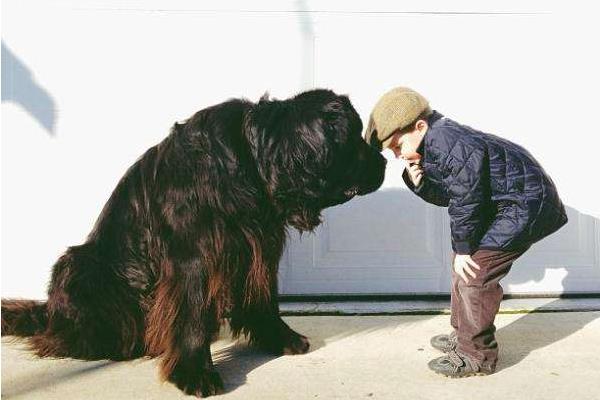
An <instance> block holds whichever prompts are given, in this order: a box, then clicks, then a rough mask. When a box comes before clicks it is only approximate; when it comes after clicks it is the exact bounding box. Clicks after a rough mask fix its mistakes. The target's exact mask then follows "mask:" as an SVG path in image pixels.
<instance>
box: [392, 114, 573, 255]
mask: <svg viewBox="0 0 600 400" xmlns="http://www.w3.org/2000/svg"><path fill="white" fill-rule="evenodd" d="M417 152H418V153H419V154H421V157H422V158H421V164H422V166H423V171H424V177H423V180H422V181H421V183H420V185H419V186H418V187H417V188H415V187H414V185H412V183H411V181H410V179H409V177H408V173H407V171H404V174H403V178H404V181H405V182H406V184H407V185H408V187H409V188H410V189H411V190H412V191H413V192H415V193H416V194H417V195H418V196H419V197H421V198H423V199H424V200H425V201H427V202H429V203H432V204H435V205H438V206H443V207H448V214H449V215H450V228H451V232H452V248H453V250H454V251H455V252H456V253H458V254H472V253H474V252H475V251H476V250H477V249H491V250H517V249H524V248H527V247H529V246H530V245H531V244H533V243H535V242H537V241H538V240H540V239H542V238H544V237H546V236H548V235H550V234H551V233H553V232H555V231H556V230H558V229H559V228H560V227H561V226H563V225H564V224H565V223H566V222H567V216H566V213H565V208H564V205H563V204H562V202H561V201H560V198H559V197H558V193H557V191H556V187H555V186H554V183H553V182H552V180H551V179H550V177H549V176H548V175H547V174H546V172H545V171H544V170H543V168H542V167H541V166H540V164H539V163H538V162H537V161H536V160H535V159H534V158H533V156H532V155H531V154H529V152H528V151H527V150H525V149H524V148H522V147H521V146H519V145H517V144H515V143H512V142H510V141H508V140H506V139H502V138H500V137H497V136H494V135H490V134H487V133H483V132H479V131H477V130H475V129H472V128H470V127H468V126H464V125H461V124H458V123H457V122H454V121H452V120H451V119H448V118H445V117H443V116H442V115H441V114H440V113H438V112H434V113H433V115H432V116H431V117H430V118H429V129H428V130H427V133H426V134H425V137H424V138H423V141H422V142H421V145H420V146H419V148H418V149H417Z"/></svg>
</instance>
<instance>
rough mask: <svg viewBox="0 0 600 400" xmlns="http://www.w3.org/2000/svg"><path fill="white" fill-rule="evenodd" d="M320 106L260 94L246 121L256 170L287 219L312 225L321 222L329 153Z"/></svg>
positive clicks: (301, 225)
mask: <svg viewBox="0 0 600 400" xmlns="http://www.w3.org/2000/svg"><path fill="white" fill-rule="evenodd" d="M321 113H322V112H321V110H320V108H319V107H315V106H314V105H312V106H307V105H306V104H299V103H298V102H296V101H293V100H286V101H277V100H272V101H268V100H261V101H260V102H259V103H258V104H257V105H256V107H255V108H254V109H253V110H252V112H251V113H250V116H249V117H248V118H247V120H246V122H245V130H246V132H247V136H248V137H249V142H250V143H251V148H252V151H253V154H254V157H255V160H256V162H257V165H258V170H259V173H260V175H261V177H262V179H263V181H264V183H265V185H266V187H267V190H268V192H269V193H270V195H271V198H272V199H273V201H274V203H275V205H276V206H277V208H278V209H279V210H280V211H281V212H282V213H284V214H286V215H285V218H286V219H287V220H288V222H289V223H290V224H292V225H293V226H295V227H296V228H298V229H302V230H311V229H313V228H314V227H316V226H317V225H318V224H319V223H320V219H319V212H320V209H319V207H318V202H319V200H320V198H321V196H322V192H323V187H324V180H323V170H324V168H326V164H327V162H328V156H329V145H328V143H327V140H326V137H325V132H324V129H326V128H325V127H324V121H323V120H322V118H321Z"/></svg>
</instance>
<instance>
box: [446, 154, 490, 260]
mask: <svg viewBox="0 0 600 400" xmlns="http://www.w3.org/2000/svg"><path fill="white" fill-rule="evenodd" d="M488 164H489V162H488V156H487V152H485V151H483V150H474V151H472V152H470V155H469V158H468V159H467V160H465V161H464V162H462V163H456V164H455V165H454V166H453V168H452V169H451V176H452V178H451V182H450V184H449V185H448V197H449V198H450V201H449V205H448V214H449V215H450V231H451V235H452V243H453V244H454V250H455V251H456V253H457V254H472V253H473V252H474V251H475V250H476V249H477V246H478V245H479V241H480V240H481V236H482V233H483V229H484V228H485V226H484V225H485V221H484V219H485V218H484V215H483V214H484V211H485V210H483V207H484V204H487V199H486V197H488V196H489V193H488V191H487V189H486V188H487V187H488V186H489V171H488Z"/></svg>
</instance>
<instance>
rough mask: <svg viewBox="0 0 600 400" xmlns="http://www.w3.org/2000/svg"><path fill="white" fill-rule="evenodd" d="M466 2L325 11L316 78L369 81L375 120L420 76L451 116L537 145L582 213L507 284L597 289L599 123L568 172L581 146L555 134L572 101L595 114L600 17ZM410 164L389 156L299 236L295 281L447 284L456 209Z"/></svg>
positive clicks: (331, 287) (565, 125) (366, 104)
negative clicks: (387, 98)
mask: <svg viewBox="0 0 600 400" xmlns="http://www.w3.org/2000/svg"><path fill="white" fill-rule="evenodd" d="M458 3H461V4H460V5H461V6H463V8H460V6H459V7H458V8H457V9H455V10H454V11H457V12H456V13H451V12H438V11H440V10H447V6H446V5H445V4H444V5H442V4H438V5H439V8H437V9H435V10H427V9H423V8H416V9H408V10H407V9H406V7H405V8H403V9H390V10H388V11H390V12H389V13H379V12H377V6H376V5H372V7H371V8H370V7H369V6H366V7H367V8H366V9H363V10H362V11H361V12H359V10H354V12H352V13H350V14H344V13H331V14H317V15H314V16H313V20H312V22H313V23H314V24H315V26H316V28H315V31H316V35H315V39H314V54H315V56H314V59H315V61H314V62H315V75H316V82H317V86H321V85H324V86H329V87H334V88H336V90H340V91H342V92H343V91H347V92H348V93H351V94H358V96H356V95H354V96H352V99H353V100H354V101H355V104H356V105H357V108H359V111H360V112H361V115H362V116H363V119H366V118H367V116H368V114H369V112H370V109H371V107H372V106H373V105H374V103H375V102H376V100H377V97H378V96H379V95H381V94H382V93H384V92H385V91H387V90H388V89H390V88H391V87H393V86H395V85H409V86H413V87H414V88H416V89H418V90H419V91H421V92H422V93H423V94H425V95H426V96H428V97H429V100H430V101H431V103H432V104H433V107H434V108H437V109H438V110H439V111H441V112H442V113H443V114H446V115H447V116H448V117H451V118H453V119H456V120H458V121H460V122H463V123H465V124H468V125H472V126H474V127H477V128H479V129H482V130H485V131H488V132H492V133H495V134H498V135H501V136H505V137H507V138H508V139H510V140H513V141H516V142H517V143H520V144H522V145H524V146H525V147H527V148H528V149H530V151H531V152H532V153H533V154H534V155H535V156H536V157H537V158H538V160H539V161H540V162H541V163H542V165H544V167H545V168H546V169H547V170H548V172H549V173H550V175H551V176H553V178H554V179H555V181H556V182H557V184H558V187H559V191H560V193H561V195H562V197H563V200H564V202H565V204H566V205H567V206H568V215H569V220H570V222H569V223H568V225H567V226H565V227H564V228H563V229H562V230H560V231H559V232H558V233H556V234H555V235H553V236H551V237H549V238H547V239H546V240H544V241H542V242H540V243H539V244H537V245H535V246H534V247H532V249H531V250H530V251H529V252H528V253H527V254H526V255H525V256H524V257H522V258H521V259H520V260H519V261H518V262H517V263H516V264H515V267H514V268H513V270H512V272H511V273H510V274H509V275H508V276H507V278H506V279H505V281H504V282H505V285H504V286H505V289H506V292H509V293H561V292H586V291H595V292H599V291H600V261H599V259H600V256H599V252H600V245H599V243H600V233H599V231H600V229H599V226H600V224H599V222H598V219H597V218H598V216H599V215H600V212H599V210H598V207H597V206H596V205H594V204H593V203H595V202H596V200H593V199H590V196H591V197H592V198H596V199H597V198H598V197H599V195H600V190H599V188H598V186H597V185H596V184H591V185H586V184H585V182H597V177H596V176H595V175H597V171H598V167H597V162H593V161H591V160H587V161H584V154H587V156H588V157H590V159H593V158H594V156H593V153H592V152H593V151H594V150H592V149H591V148H589V149H586V143H587V144H589V145H590V146H592V147H594V148H596V147H595V146H594V145H592V143H598V140H597V139H596V138H595V137H596V136H597V134H596V133H592V132H589V131H587V130H585V129H580V130H577V134H578V135H581V137H579V138H578V140H580V141H579V142H578V144H577V145H576V146H577V149H578V150H579V149H581V148H583V149H581V150H580V151H581V152H583V153H584V154H582V156H581V157H578V158H577V160H578V162H584V163H586V164H585V167H583V168H582V167H579V166H577V171H578V172H577V174H570V175H569V173H568V172H567V171H566V169H567V168H565V167H566V163H565V158H564V154H565V153H564V151H565V147H566V149H570V148H571V147H572V146H573V145H570V144H569V143H565V140H564V139H563V140H558V136H555V135H559V134H562V135H565V134H566V132H573V133H575V130H576V129H577V128H575V125H571V126H569V125H570V123H569V121H572V117H571V116H568V115H567V114H568V113H567V114H565V109H564V108H565V107H566V108H569V109H571V110H572V111H570V112H572V113H573V115H576V114H580V112H579V111H576V110H577V109H578V108H579V107H581V103H587V102H589V104H587V105H584V106H582V107H583V109H584V110H589V113H590V116H591V115H595V112H594V111H592V108H593V105H592V104H593V103H594V100H593V98H592V97H590V96H591V95H590V94H588V93H590V92H589V91H590V90H594V89H592V88H596V89H597V88H598V87H599V79H598V77H597V76H596V74H595V72H593V71H594V70H593V68H597V67H599V64H598V60H597V57H594V56H592V55H590V47H589V46H590V45H591V37H592V36H594V37H597V35H595V34H593V30H595V31H596V33H598V32H597V30H598V29H597V28H590V26H593V25H591V24H589V23H588V22H589V21H587V20H586V18H589V16H586V13H585V11H584V10H582V9H578V7H577V6H575V5H571V6H569V8H568V9H567V8H564V9H562V10H561V9H559V8H557V6H558V5H557V4H550V3H539V4H536V5H533V3H531V5H530V6H529V8H527V9H524V8H523V7H527V6H524V5H523V4H518V3H515V2H509V3H510V4H508V5H507V4H506V3H503V4H504V7H505V8H502V7H503V6H502V5H500V4H499V3H498V2H493V3H496V4H494V5H488V8H485V9H481V8H480V7H481V6H478V5H473V4H468V2H458ZM415 7H417V6H415ZM571 10H575V11H571ZM407 11H408V12H407ZM430 11H431V12H430ZM468 11H480V12H475V13H469V12H468ZM573 63H576V65H577V66H576V67H575V64H573ZM573 68H575V69H573ZM592 93H593V92H592ZM568 98H569V99H578V98H579V99H580V100H581V101H580V102H578V101H575V102H574V101H573V100H567V99H568ZM583 99H586V100H585V101H584V100H583ZM575 103H577V104H578V105H577V106H575ZM585 112H586V111H584V114H585ZM553 137H555V138H556V140H555V139H553ZM561 146H563V147H561ZM585 168H589V169H590V170H589V171H587V172H586V171H585ZM401 169H402V166H401V165H399V164H397V163H390V164H388V170H387V177H386V182H385V184H384V187H383V188H382V189H381V190H379V191H378V192H376V193H375V194H373V195H370V196H367V197H365V198H360V199H355V200H353V201H351V202H350V203H348V204H345V205H342V206H339V207H335V208H333V209H330V210H327V211H326V212H325V213H324V216H325V222H324V224H323V226H321V227H320V228H319V229H317V231H316V232H315V234H314V235H307V236H305V237H303V238H302V239H300V238H298V237H297V236H295V237H294V240H293V242H292V243H291V244H290V246H289V249H288V252H287V255H286V258H285V260H284V261H283V262H282V268H281V271H282V276H281V291H282V292H283V293H284V294H330V293H363V294H364V293H415V292H416V293H447V292H449V289H450V286H449V283H450V261H449V257H450V252H451V248H450V242H449V236H450V233H449V220H448V217H447V213H446V210H445V209H442V208H436V207H435V206H430V205H427V204H425V203H424V202H422V201H421V200H420V199H419V198H417V197H416V196H415V195H413V194H412V193H411V192H409V191H408V190H407V189H406V187H405V186H404V184H403V182H402V179H401V177H400V173H401ZM591 171H596V172H591ZM582 174H583V175H582ZM584 176H587V177H589V179H590V180H589V181H587V180H586V178H584ZM588 213H589V214H588Z"/></svg>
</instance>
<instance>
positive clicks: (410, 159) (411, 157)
mask: <svg viewBox="0 0 600 400" xmlns="http://www.w3.org/2000/svg"><path fill="white" fill-rule="evenodd" d="M400 157H401V158H402V159H403V160H404V161H406V162H407V163H408V166H407V167H406V169H407V171H408V176H409V177H410V181H411V182H412V183H413V185H415V187H417V186H419V184H420V183H421V180H422V179H423V168H422V167H421V165H420V163H421V156H420V155H419V154H418V153H411V154H408V155H404V154H403V155H401V156H400Z"/></svg>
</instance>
